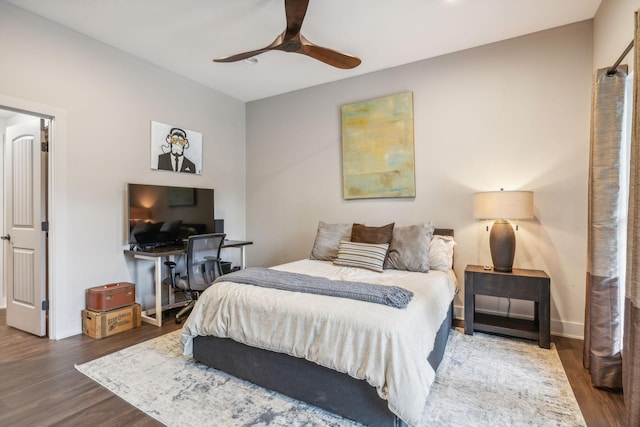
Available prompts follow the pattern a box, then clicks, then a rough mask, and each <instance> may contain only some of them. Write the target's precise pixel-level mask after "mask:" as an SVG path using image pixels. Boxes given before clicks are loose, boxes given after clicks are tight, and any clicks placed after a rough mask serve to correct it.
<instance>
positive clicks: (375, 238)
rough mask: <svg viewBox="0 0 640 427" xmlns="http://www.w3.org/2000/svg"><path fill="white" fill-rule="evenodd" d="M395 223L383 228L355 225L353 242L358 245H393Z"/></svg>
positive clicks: (352, 233)
mask: <svg viewBox="0 0 640 427" xmlns="http://www.w3.org/2000/svg"><path fill="white" fill-rule="evenodd" d="M393 225H394V223H391V224H387V225H383V226H382V227H367V226H366V225H363V224H353V227H352V228H351V241H352V242H358V243H376V244H380V243H391V236H392V234H393Z"/></svg>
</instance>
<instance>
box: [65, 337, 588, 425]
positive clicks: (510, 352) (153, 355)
mask: <svg viewBox="0 0 640 427" xmlns="http://www.w3.org/2000/svg"><path fill="white" fill-rule="evenodd" d="M179 334H180V331H175V332H172V333H170V334H167V335H164V336H162V337H159V338H156V339H153V340H151V341H147V342H144V343H141V344H138V345H135V346H133V347H129V348H126V349H124V350H121V351H118V352H116V353H113V354H110V355H107V356H104V357H102V358H99V359H96V360H93V361H91V362H88V363H85V364H82V365H78V366H76V368H77V369H78V371H80V372H82V373H84V374H85V375H87V376H88V377H90V378H92V379H93V380H95V381H97V382H98V383H100V384H101V385H103V386H104V387H106V388H107V389H109V390H110V391H112V392H113V393H115V394H117V395H118V396H120V397H121V398H123V399H124V400H126V401H127V402H129V403H131V404H132V405H134V406H136V407H137V408H139V409H140V410H142V411H144V412H145V413H147V414H148V415H150V416H151V417H153V418H155V419H157V420H158V421H160V422H162V423H163V424H165V425H168V426H357V425H359V424H357V423H354V422H351V421H349V420H345V419H344V418H341V417H338V416H336V415H333V414H331V413H328V412H326V411H323V410H321V409H318V408H315V407H313V406H310V405H306V404H304V403H301V402H299V401H296V400H293V399H290V398H287V397H285V396H283V395H281V394H279V393H275V392H272V391H269V390H265V389H263V388H261V387H258V386H255V385H253V384H251V383H248V382H246V381H242V380H239V379H237V378H235V377H232V376H230V375H227V374H225V373H223V372H220V371H217V370H215V369H211V368H208V367H205V366H203V365H201V364H199V363H197V362H195V361H193V360H192V359H191V358H187V357H184V356H182V351H181V350H182V348H181V346H180V343H179V336H180V335H179ZM421 425H422V426H425V427H426V426H586V423H585V421H584V418H583V417H582V413H581V412H580V409H579V407H578V404H577V402H576V400H575V397H574V395H573V391H572V390H571V386H570V385H569V382H568V381H567V378H566V375H565V372H564V370H563V368H562V364H561V362H560V359H559V357H558V354H557V352H556V350H555V347H553V345H552V349H551V350H545V349H542V348H539V347H538V346H537V345H536V344H535V343H533V342H531V341H523V340H517V339H508V338H501V337H495V336H491V335H485V334H479V333H476V334H475V335H474V336H468V335H464V334H462V333H460V332H458V331H454V330H452V331H451V333H450V334H449V343H448V347H447V351H446V353H445V356H444V359H443V361H442V364H441V365H440V368H439V369H438V372H437V376H436V381H435V383H434V384H433V387H432V389H431V394H430V396H429V400H428V403H427V405H426V406H425V409H424V413H423V419H422V424H421Z"/></svg>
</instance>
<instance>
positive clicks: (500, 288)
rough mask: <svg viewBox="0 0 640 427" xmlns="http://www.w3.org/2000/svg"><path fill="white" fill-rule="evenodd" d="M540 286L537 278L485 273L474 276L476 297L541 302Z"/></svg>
mask: <svg viewBox="0 0 640 427" xmlns="http://www.w3.org/2000/svg"><path fill="white" fill-rule="evenodd" d="M540 284H541V282H540V279H539V278H537V277H523V276H506V275H503V274H484V273H475V274H474V276H473V292H474V293H475V294H476V295H488V296H493V297H502V298H515V299H524V300H529V301H539V300H540Z"/></svg>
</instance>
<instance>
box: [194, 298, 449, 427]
mask: <svg viewBox="0 0 640 427" xmlns="http://www.w3.org/2000/svg"><path fill="white" fill-rule="evenodd" d="M452 316H453V304H451V305H450V306H449V311H448V313H447V317H446V319H445V320H444V321H443V322H442V324H441V326H440V329H439V330H438V334H437V335H436V341H435V346H434V349H433V351H432V352H431V354H430V355H429V358H428V360H429V363H430V364H431V366H432V367H433V368H434V369H436V368H437V367H438V365H439V364H440V362H441V361H442V357H443V355H444V350H445V347H446V344H447V337H448V336H449V330H450V329H451V322H452V318H453V317H452ZM193 357H194V359H195V360H197V361H199V362H202V363H204V364H206V365H208V366H211V367H213V368H215V369H219V370H221V371H224V372H227V373H229V374H231V375H234V376H236V377H238V378H242V379H245V380H248V381H250V382H252V383H254V384H257V385H259V386H262V387H265V388H268V389H271V390H274V391H277V392H279V393H282V394H285V395H287V396H290V397H293V398H295V399H298V400H301V401H304V402H307V403H310V404H312V405H315V406H318V407H320V408H323V409H326V410H328V411H330V412H333V413H335V414H338V415H341V416H343V417H345V418H349V419H352V420H355V421H358V422H360V423H363V424H365V425H368V426H375V427H378V426H380V427H382V426H385V427H401V426H406V424H405V423H404V422H403V421H402V420H400V419H399V418H398V417H396V416H395V415H394V414H393V413H392V412H390V411H389V408H388V407H387V401H386V400H384V399H381V398H380V397H379V396H378V393H377V391H376V389H375V388H374V387H372V386H370V385H369V384H368V383H367V382H366V381H364V380H359V379H356V378H353V377H351V376H349V375H347V374H344V373H340V372H337V371H334V370H332V369H329V368H325V367H323V366H320V365H317V364H315V363H313V362H310V361H308V360H305V359H301V358H297V357H293V356H289V355H286V354H282V353H274V352H271V351H268V350H263V349H259V348H254V347H249V346H247V345H244V344H240V343H238V342H235V341H233V340H231V339H228V338H217V337H212V336H198V337H196V338H194V341H193Z"/></svg>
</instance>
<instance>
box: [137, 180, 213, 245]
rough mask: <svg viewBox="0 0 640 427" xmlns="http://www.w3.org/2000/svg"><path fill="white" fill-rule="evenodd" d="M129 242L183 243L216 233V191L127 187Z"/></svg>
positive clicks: (147, 186) (154, 243)
mask: <svg viewBox="0 0 640 427" xmlns="http://www.w3.org/2000/svg"><path fill="white" fill-rule="evenodd" d="M128 200H129V243H130V244H137V245H139V246H141V247H144V246H150V247H151V246H155V245H159V244H160V245H162V244H166V245H168V244H172V243H182V242H183V241H184V239H186V238H188V237H189V236H191V235H193V234H204V233H213V230H214V228H213V215H214V210H213V189H211V188H188V187H169V186H163V185H149V184H128Z"/></svg>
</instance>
